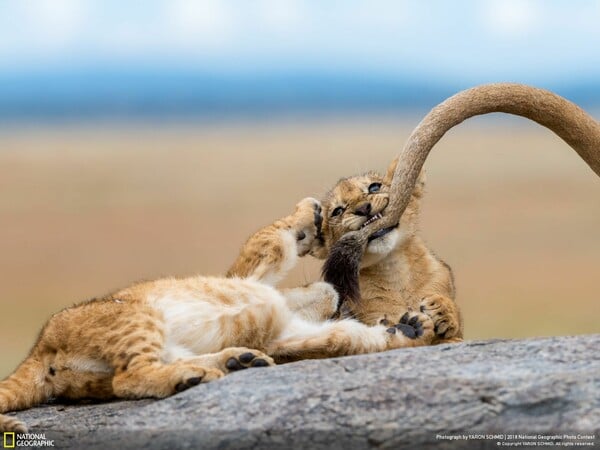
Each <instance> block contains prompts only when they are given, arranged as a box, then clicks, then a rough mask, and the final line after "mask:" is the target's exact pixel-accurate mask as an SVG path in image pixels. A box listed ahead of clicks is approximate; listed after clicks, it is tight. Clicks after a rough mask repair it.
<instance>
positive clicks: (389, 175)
mask: <svg viewBox="0 0 600 450" xmlns="http://www.w3.org/2000/svg"><path fill="white" fill-rule="evenodd" d="M398 158H399V157H398V156H396V157H395V158H394V160H393V161H392V162H391V163H390V165H389V166H388V168H387V172H386V174H385V177H384V178H383V182H384V184H387V185H388V186H389V185H390V184H391V183H392V178H394V172H395V171H396V166H397V165H398Z"/></svg>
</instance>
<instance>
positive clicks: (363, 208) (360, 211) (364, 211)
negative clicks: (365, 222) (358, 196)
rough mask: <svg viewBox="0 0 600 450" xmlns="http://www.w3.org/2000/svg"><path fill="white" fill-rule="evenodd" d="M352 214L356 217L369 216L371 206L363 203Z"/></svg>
mask: <svg viewBox="0 0 600 450" xmlns="http://www.w3.org/2000/svg"><path fill="white" fill-rule="evenodd" d="M354 214H356V215H357V216H368V215H369V214H371V204H370V203H363V204H362V205H360V206H359V207H358V208H356V209H355V210H354Z"/></svg>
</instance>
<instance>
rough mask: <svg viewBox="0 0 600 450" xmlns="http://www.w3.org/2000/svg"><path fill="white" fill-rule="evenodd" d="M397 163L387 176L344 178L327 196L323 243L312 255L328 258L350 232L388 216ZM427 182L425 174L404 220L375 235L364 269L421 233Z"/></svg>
mask: <svg viewBox="0 0 600 450" xmlns="http://www.w3.org/2000/svg"><path fill="white" fill-rule="evenodd" d="M396 164H397V161H396V160H394V162H392V164H391V165H390V166H389V167H388V169H387V173H386V175H385V176H381V175H379V174H377V173H375V172H368V173H366V174H363V175H357V176H353V177H349V178H342V179H341V180H340V181H338V182H337V184H336V185H335V186H334V187H333V188H332V189H331V190H330V191H329V192H328V193H327V194H326V195H325V198H324V199H323V201H322V208H323V211H322V213H323V224H322V240H321V242H319V243H317V244H315V247H314V248H313V250H312V251H311V254H312V255H313V256H315V257H317V258H326V257H327V255H328V253H329V251H330V250H331V248H332V246H333V245H334V244H335V243H336V242H337V241H338V240H339V239H340V238H341V237H342V236H343V235H344V234H345V233H347V232H349V231H356V230H359V229H361V228H362V227H364V226H366V225H367V224H370V223H373V222H375V221H377V220H379V219H381V218H382V217H384V216H385V214H386V208H387V206H388V203H389V196H390V193H389V190H390V184H391V181H392V177H393V174H394V170H395V168H396ZM424 183H425V177H424V174H423V173H421V175H420V176H419V179H418V180H417V184H416V186H415V189H414V191H413V193H412V196H411V199H410V202H409V204H408V206H407V208H406V210H405V211H404V214H403V215H402V217H401V219H400V223H399V224H398V225H397V226H395V227H392V228H387V229H384V230H380V231H378V232H377V233H375V234H374V235H372V236H371V240H370V242H369V244H368V246H367V249H366V252H365V254H364V256H363V259H362V261H361V266H362V267H366V266H369V265H371V264H374V263H376V262H377V261H380V260H381V259H383V258H384V257H385V256H387V255H388V254H389V253H390V252H391V251H392V250H394V249H395V248H397V247H398V246H400V245H401V244H402V242H404V241H405V240H406V239H407V238H408V237H410V236H412V235H414V234H415V232H416V231H417V217H418V213H419V201H420V198H421V197H422V195H423V187H424Z"/></svg>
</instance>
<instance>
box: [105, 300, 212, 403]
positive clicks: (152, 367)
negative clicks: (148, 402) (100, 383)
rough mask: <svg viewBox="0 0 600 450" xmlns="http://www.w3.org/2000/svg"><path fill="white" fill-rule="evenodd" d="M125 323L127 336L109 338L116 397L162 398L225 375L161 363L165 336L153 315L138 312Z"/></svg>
mask: <svg viewBox="0 0 600 450" xmlns="http://www.w3.org/2000/svg"><path fill="white" fill-rule="evenodd" d="M128 321H129V323H130V324H131V325H130V328H129V329H127V328H126V330H127V332H125V333H123V334H120V335H118V336H114V337H113V338H112V339H113V340H114V341H116V342H115V344H114V348H113V350H112V351H111V356H112V366H113V367H114V377H113V379H112V388H113V392H114V394H115V396H117V397H121V398H143V397H156V398H163V397H167V396H169V395H172V394H174V393H176V392H179V391H182V390H184V389H187V388H189V387H191V386H194V385H197V384H199V383H207V382H209V381H213V380H216V379H218V378H221V377H222V376H223V375H224V374H223V372H222V371H221V370H218V369H216V368H213V367H203V366H201V365H199V364H195V363H193V362H188V361H184V360H176V361H173V362H169V363H163V362H162V361H161V357H162V353H163V349H164V345H165V342H164V341H165V333H164V330H163V324H162V322H161V321H160V320H158V319H156V317H155V316H154V315H153V314H152V312H150V311H143V310H142V311H137V313H134V314H132V315H130V316H129V317H128ZM121 329H122V328H121ZM110 341H111V337H109V338H108V341H107V342H110Z"/></svg>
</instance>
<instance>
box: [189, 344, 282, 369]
mask: <svg viewBox="0 0 600 450" xmlns="http://www.w3.org/2000/svg"><path fill="white" fill-rule="evenodd" d="M185 361H186V362H189V363H194V364H197V365H199V366H202V367H213V368H215V369H218V370H220V371H222V372H223V373H226V374H227V373H231V372H236V371H238V370H242V369H248V368H249V367H267V366H274V365H275V361H273V359H272V358H271V357H270V356H268V355H266V354H265V353H263V352H261V351H259V350H254V349H249V348H246V347H229V348H226V349H224V350H221V351H220V352H217V353H208V354H206V355H201V356H196V357H193V358H190V359H186V360H185Z"/></svg>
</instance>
